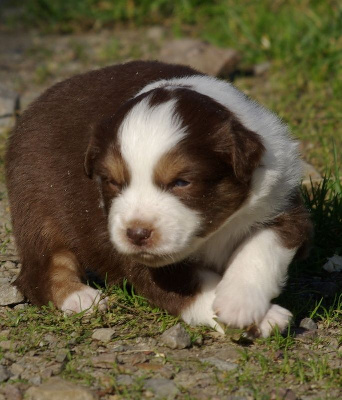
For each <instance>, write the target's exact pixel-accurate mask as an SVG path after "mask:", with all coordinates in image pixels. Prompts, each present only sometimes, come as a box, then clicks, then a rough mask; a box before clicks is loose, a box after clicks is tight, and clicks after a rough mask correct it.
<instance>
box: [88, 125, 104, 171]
mask: <svg viewBox="0 0 342 400" xmlns="http://www.w3.org/2000/svg"><path fill="white" fill-rule="evenodd" d="M91 130H92V132H91V135H90V140H89V143H88V147H87V150H86V153H85V158H84V172H85V173H86V175H87V176H88V177H89V178H90V179H92V178H93V173H94V165H95V161H96V159H97V157H98V155H99V154H100V152H101V149H100V140H99V136H100V135H101V132H102V127H101V126H97V127H95V126H92V127H91Z"/></svg>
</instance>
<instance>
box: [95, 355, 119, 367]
mask: <svg viewBox="0 0 342 400" xmlns="http://www.w3.org/2000/svg"><path fill="white" fill-rule="evenodd" d="M91 362H92V364H93V366H94V367H98V368H113V366H114V364H115V363H116V362H117V355H116V354H110V353H109V354H108V353H104V354H100V355H99V356H95V357H92V358H91Z"/></svg>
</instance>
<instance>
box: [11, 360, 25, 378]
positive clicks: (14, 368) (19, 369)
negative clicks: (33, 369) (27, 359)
mask: <svg viewBox="0 0 342 400" xmlns="http://www.w3.org/2000/svg"><path fill="white" fill-rule="evenodd" d="M24 370H25V368H24V367H23V366H22V365H20V364H18V363H14V364H12V365H11V366H10V371H11V372H12V374H13V375H15V376H18V377H20V375H21V374H22V373H23V372H24Z"/></svg>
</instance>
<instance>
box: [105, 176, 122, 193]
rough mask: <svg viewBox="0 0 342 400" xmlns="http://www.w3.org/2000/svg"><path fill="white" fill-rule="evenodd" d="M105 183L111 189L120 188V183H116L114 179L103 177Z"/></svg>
mask: <svg viewBox="0 0 342 400" xmlns="http://www.w3.org/2000/svg"><path fill="white" fill-rule="evenodd" d="M104 181H105V183H106V184H107V185H108V186H110V187H111V188H113V189H116V190H117V189H121V185H120V183H118V182H117V181H116V180H115V179H108V178H105V179H104Z"/></svg>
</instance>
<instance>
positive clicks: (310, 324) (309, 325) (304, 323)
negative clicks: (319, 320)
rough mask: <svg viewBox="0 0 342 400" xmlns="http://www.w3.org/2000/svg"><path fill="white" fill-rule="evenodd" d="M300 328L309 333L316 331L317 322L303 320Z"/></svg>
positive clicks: (308, 319)
mask: <svg viewBox="0 0 342 400" xmlns="http://www.w3.org/2000/svg"><path fill="white" fill-rule="evenodd" d="M299 327H300V328H304V329H307V330H309V331H315V330H316V329H317V328H318V327H317V324H316V322H315V321H314V320H312V319H311V318H304V319H302V320H301V321H300V323H299Z"/></svg>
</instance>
